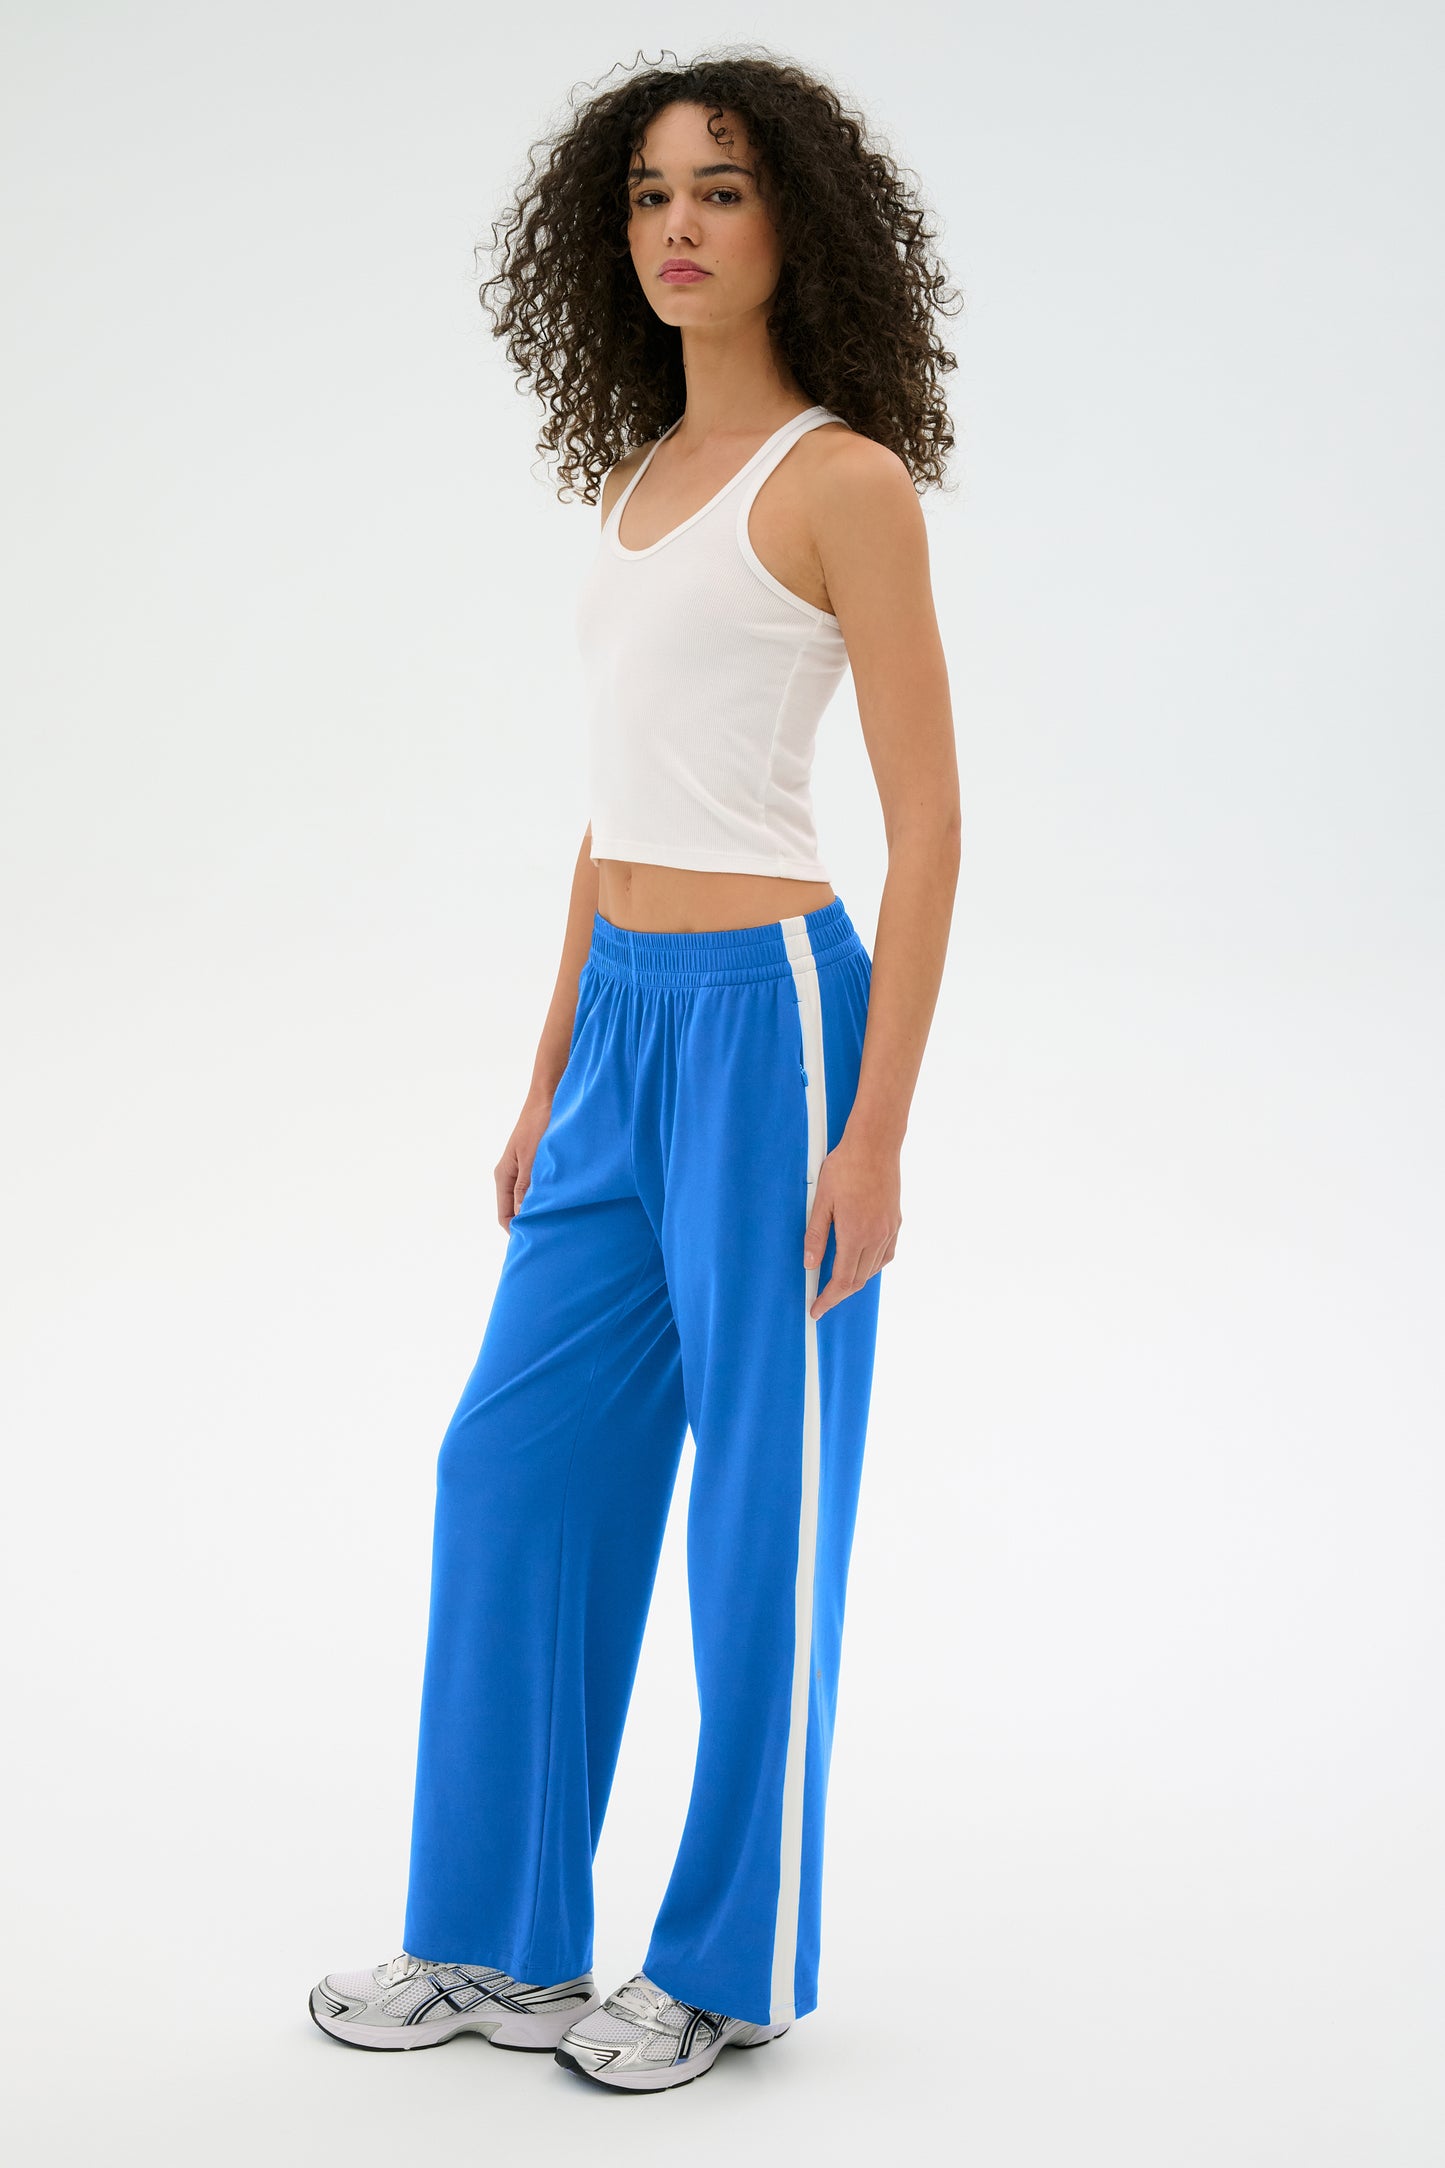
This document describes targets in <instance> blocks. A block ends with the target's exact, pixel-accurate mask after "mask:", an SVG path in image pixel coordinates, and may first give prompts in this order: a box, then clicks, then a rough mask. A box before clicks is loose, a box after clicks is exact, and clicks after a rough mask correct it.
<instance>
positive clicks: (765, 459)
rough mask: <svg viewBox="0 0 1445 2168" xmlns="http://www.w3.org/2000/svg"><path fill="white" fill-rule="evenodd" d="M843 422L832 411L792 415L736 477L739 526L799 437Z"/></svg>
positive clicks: (819, 409) (808, 410)
mask: <svg viewBox="0 0 1445 2168" xmlns="http://www.w3.org/2000/svg"><path fill="white" fill-rule="evenodd" d="M842 419H843V417H842V415H841V414H835V413H834V412H833V410H832V408H831V407H825V406H810V407H804V409H803V411H802V413H801V414H795V415H794V416H793V418H792V420H791V421H788V422H784V424H783V426H782V428H781V429H780V430H778V431H777V433H776V435H774V436H773V437H772V438H770V440H769V441H768V443H766V444H765V445H763V446H762V448H761V449H760V450H759V451H758V453H757V454H756V457H755V458H754V459H751V460H749V462H748V464H747V466H746V468H745V469H744V470H743V473H742V474H741V475H740V476H739V480H740V481H741V482H742V488H741V489H740V490H739V492H738V521H739V524H741V523H742V522H743V521H745V520H746V518H747V515H748V512H749V510H750V509H751V506H752V501H753V499H754V497H756V495H757V493H758V491H759V490H760V489H761V488H762V486H763V484H764V482H765V481H766V480H767V478H768V476H769V475H770V474H771V473H772V471H773V469H774V467H776V466H777V464H778V462H779V460H780V459H782V457H783V455H784V454H785V453H786V452H790V451H791V450H792V448H793V446H794V445H795V444H796V443H797V441H798V439H799V437H803V436H806V435H807V433H808V431H809V430H810V429H819V428H821V427H822V425H823V423H824V422H838V421H841V420H842Z"/></svg>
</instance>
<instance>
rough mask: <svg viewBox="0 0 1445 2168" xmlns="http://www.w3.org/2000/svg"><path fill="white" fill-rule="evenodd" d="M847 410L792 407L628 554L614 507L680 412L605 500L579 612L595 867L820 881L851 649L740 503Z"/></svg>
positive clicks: (619, 509) (748, 503)
mask: <svg viewBox="0 0 1445 2168" xmlns="http://www.w3.org/2000/svg"><path fill="white" fill-rule="evenodd" d="M681 419H682V416H681V415H679V416H678V422H680V421H681ZM841 419H842V416H841V415H838V414H834V413H833V412H832V411H831V409H829V408H828V407H824V406H811V407H807V408H805V410H804V411H803V412H802V413H801V414H794V415H793V416H791V418H790V419H789V420H788V421H785V422H784V423H783V425H782V427H781V428H780V429H775V430H774V431H773V434H772V435H771V436H770V437H769V438H768V440H767V442H766V444H761V445H759V447H758V449H757V451H755V452H754V453H753V456H752V458H751V459H749V460H748V461H747V462H746V463H745V464H744V465H743V466H742V467H740V468H739V469H738V472H737V473H736V474H735V475H734V476H733V477H732V480H731V481H729V482H724V484H723V486H722V488H721V489H720V490H718V491H717V492H716V494H715V495H714V496H712V497H710V498H709V499H708V501H707V503H706V504H705V505H703V506H702V508H701V509H700V510H699V511H696V512H694V513H693V514H692V515H691V517H690V518H688V519H685V520H683V521H682V523H681V524H680V525H679V526H676V527H674V528H672V529H671V531H670V532H669V533H667V534H665V535H663V536H662V537H661V539H660V540H659V541H656V542H652V543H649V544H648V546H647V548H646V549H627V548H625V547H624V545H623V543H622V542H621V541H620V540H619V537H618V528H619V526H620V523H621V519H622V514H623V510H624V509H625V507H626V504H627V500H628V498H629V497H630V496H631V495H632V492H633V490H634V489H636V487H637V485H638V483H639V482H640V481H641V480H642V477H643V475H644V474H645V473H646V472H647V469H648V467H649V465H650V464H651V462H652V457H653V453H655V452H656V450H657V444H660V443H661V442H662V441H663V437H670V436H671V435H672V431H673V430H674V429H676V428H677V426H678V422H674V423H673V424H672V427H671V428H669V429H666V430H664V431H663V437H659V438H658V440H657V444H654V445H653V446H652V448H651V450H649V452H648V453H647V456H646V458H645V459H643V460H641V461H640V462H639V464H638V468H637V471H636V473H635V474H634V475H633V476H632V478H631V480H630V481H629V482H628V484H627V487H626V488H625V489H624V490H623V492H622V494H621V496H620V497H619V498H618V500H617V502H616V504H614V505H613V507H612V510H611V512H610V513H609V514H608V517H607V520H606V522H605V524H604V526H603V529H602V534H601V539H600V543H599V547H598V550H597V554H596V557H595V559H594V560H593V563H592V565H591V568H590V569H589V571H588V573H587V575H586V577H585V579H584V581H583V584H582V592H581V596H580V598H579V601H578V605H577V613H576V627H577V641H578V647H579V649H580V651H581V655H582V661H583V667H584V670H585V673H586V678H587V686H588V695H589V709H590V712H589V717H588V781H589V789H590V794H591V809H592V857H593V859H594V860H596V859H598V858H623V859H632V860H636V861H637V862H638V863H639V864H650V865H658V866H691V867H695V868H697V869H699V870H701V871H708V872H718V873H772V874H783V875H787V876H788V877H790V878H791V879H794V880H815V881H826V880H827V879H828V873H827V869H826V868H825V866H824V864H823V861H822V859H821V858H820V857H819V856H818V839H817V836H816V834H815V833H814V828H813V802H812V791H811V773H812V765H813V746H814V741H815V738H816V735H817V727H818V718H819V717H820V716H821V714H822V712H823V710H824V708H825V707H826V706H827V704H828V702H829V700H830V699H831V698H832V696H833V692H834V690H835V688H836V687H837V685H838V682H839V680H840V679H841V677H842V675H843V673H844V671H845V669H846V668H847V664H848V654H847V649H846V648H845V646H844V643H843V634H842V631H841V630H840V628H839V624H838V620H837V618H836V617H834V616H833V615H832V614H831V613H830V612H829V611H827V610H820V609H818V608H816V607H815V606H814V604H812V603H811V602H805V601H804V600H803V598H802V596H801V595H795V594H793V593H792V592H791V590H790V589H788V588H786V587H784V586H783V584H782V582H781V581H780V580H777V579H775V578H774V577H773V575H772V573H771V572H769V571H768V570H767V568H766V567H765V566H764V565H763V564H761V563H760V562H759V560H758V557H757V555H756V553H755V551H754V549H753V546H752V543H751V541H750V539H749V537H748V513H749V511H750V510H751V508H752V503H753V499H754V497H755V496H756V495H757V493H758V491H759V489H760V488H761V487H762V485H763V483H764V481H765V480H766V479H767V477H768V475H770V474H771V473H772V471H773V469H774V467H776V466H777V464H778V462H779V460H780V459H782V457H783V456H784V454H785V453H786V452H787V451H788V450H789V448H790V447H791V446H792V445H793V444H794V443H795V442H796V440H797V439H798V438H799V437H800V436H802V435H804V434H805V433H806V431H808V430H809V429H816V428H818V427H819V425H820V424H821V423H823V422H835V421H840V420H841Z"/></svg>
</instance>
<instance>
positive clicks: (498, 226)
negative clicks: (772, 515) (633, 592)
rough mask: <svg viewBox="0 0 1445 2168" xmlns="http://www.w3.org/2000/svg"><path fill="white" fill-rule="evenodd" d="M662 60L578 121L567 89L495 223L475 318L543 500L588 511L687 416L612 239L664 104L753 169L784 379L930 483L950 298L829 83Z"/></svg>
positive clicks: (773, 69)
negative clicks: (518, 410) (551, 490)
mask: <svg viewBox="0 0 1445 2168" xmlns="http://www.w3.org/2000/svg"><path fill="white" fill-rule="evenodd" d="M668 57H669V58H671V59H673V60H675V59H676V55H675V54H670V55H668ZM660 58H661V56H659V64H658V65H656V66H654V65H652V64H650V63H647V64H644V63H643V58H642V55H641V54H640V53H639V54H638V56H637V59H636V61H634V62H633V63H632V65H633V67H634V68H639V67H641V68H642V70H643V72H641V73H635V74H631V75H629V76H627V77H626V79H625V80H623V81H622V82H620V83H617V84H614V85H612V86H611V87H609V88H603V89H599V88H597V87H596V86H595V85H588V86H585V88H586V92H587V95H586V97H585V102H583V103H582V104H580V106H579V105H578V103H577V94H576V93H575V92H574V93H573V95H572V97H571V98H570V99H569V101H568V102H569V104H570V105H571V106H572V108H573V114H574V117H573V119H572V120H571V121H570V123H569V124H568V125H567V126H565V127H564V128H563V129H561V130H560V132H558V133H557V134H555V135H554V136H553V137H551V138H549V139H546V140H544V141H543V142H541V143H537V144H534V145H533V146H532V149H531V151H530V152H529V154H528V165H527V170H526V173H525V175H524V176H523V178H522V179H521V181H520V182H519V183H518V184H517V186H516V189H515V194H514V199H513V201H512V202H511V204H510V205H509V206H508V209H507V210H506V212H505V213H504V214H503V216H502V217H501V218H499V219H497V220H495V221H494V222H493V226H492V244H491V256H492V262H493V265H494V271H493V275H492V276H491V277H490V278H488V279H486V280H484V281H483V284H482V286H481V289H480V296H481V300H482V305H483V307H484V308H485V309H486V311H487V313H488V315H489V316H490V317H491V319H492V331H493V335H494V336H495V337H496V338H499V339H504V340H505V341H506V352H507V355H508V358H509V359H510V360H511V361H512V362H513V363H514V364H515V365H516V367H517V369H518V370H519V371H520V373H521V383H520V385H519V389H522V390H528V389H534V390H535V391H536V392H537V394H538V396H539V397H540V399H541V400H542V403H543V406H544V408H545V409H546V410H547V412H546V418H545V419H544V421H543V423H542V433H541V436H540V437H539V439H538V442H537V450H538V452H539V453H542V454H544V455H545V454H546V453H548V452H555V453H558V454H559V455H560V456H559V459H558V466H557V473H558V477H559V480H560V484H561V487H560V488H559V492H558V494H559V495H560V496H562V497H563V498H564V499H565V498H567V497H568V496H572V495H575V496H580V497H581V498H582V499H583V500H584V501H585V502H586V503H588V504H593V503H595V502H596V501H597V498H598V496H599V494H600V490H601V483H602V478H603V476H604V475H606V473H607V472H608V470H609V469H610V468H611V467H612V466H614V465H615V464H616V462H617V460H618V459H620V458H621V457H622V455H623V453H624V452H626V451H628V450H630V449H631V448H632V447H633V446H634V445H637V444H646V443H650V442H651V441H652V440H653V439H654V438H655V437H658V436H660V435H661V434H662V432H663V430H664V429H666V428H667V427H668V425H669V424H670V423H672V422H674V421H676V420H677V418H678V416H679V415H680V414H681V413H682V410H683V407H684V405H685V403H686V388H685V384H684V378H683V367H682V334H681V332H680V331H678V330H677V329H676V327H675V326H673V325H670V324H665V323H663V322H662V321H661V320H660V318H659V317H658V316H657V315H656V314H655V312H654V311H653V309H652V308H651V306H650V305H649V303H648V300H647V297H646V295H645V294H644V292H643V290H642V288H641V286H640V284H639V282H638V278H637V274H636V271H635V269H634V268H633V264H632V259H631V252H630V249H629V245H628V239H627V227H628V219H629V213H630V205H629V200H628V182H629V175H630V173H631V171H632V167H633V163H634V160H635V157H636V155H637V152H638V151H639V149H640V147H641V143H642V138H643V135H644V134H645V132H646V130H647V127H648V124H649V123H650V121H651V120H652V117H653V115H654V114H655V113H658V112H660V111H661V109H662V108H663V107H664V106H667V105H672V104H674V103H676V102H678V101H682V102H685V103H687V104H695V105H702V106H705V107H707V108H708V112H709V126H710V127H713V128H714V129H715V128H716V123H717V121H718V119H719V118H720V117H721V115H722V114H723V113H724V112H725V111H726V112H728V113H735V114H737V115H738V116H739V117H740V118H741V119H742V121H743V122H744V124H745V125H746V129H747V134H748V138H749V141H750V142H751V144H752V146H753V148H754V150H755V151H756V152H757V153H758V155H759V157H760V158H761V160H762V163H763V166H764V168H765V172H766V176H767V179H768V181H769V183H770V208H771V211H772V215H773V217H774V219H775V221H776V223H777V227H778V234H779V240H780V243H781V253H782V258H783V266H782V271H781V274H780V276H779V279H778V285H777V290H776V292H775V294H774V296H773V301H772V306H771V310H770V313H769V329H770V332H771V334H772V337H773V340H774V343H775V344H776V346H777V347H778V349H779V351H780V352H781V354H782V355H783V357H784V358H785V359H786V361H787V364H788V366H789V367H790V368H791V370H792V371H793V374H794V375H795V376H796V378H797V379H798V382H799V383H800V384H801V385H802V386H803V387H804V389H805V390H806V391H807V392H808V394H809V396H810V398H811V399H812V400H813V401H814V402H815V403H816V404H819V405H823V406H828V407H831V408H832V409H833V411H834V412H835V413H836V414H839V415H841V416H842V418H843V420H844V421H846V422H847V423H849V424H850V426H851V427H852V428H854V429H856V430H857V431H858V432H859V433H860V434H861V435H863V436H868V437H873V438H876V440H877V441H878V442H879V443H880V444H886V445H888V446H889V448H890V449H891V450H892V451H894V452H896V453H897V454H898V457H899V458H900V459H901V460H902V461H903V462H904V464H905V465H906V466H907V468H908V470H909V472H910V473H911V474H912V476H913V480H914V486H915V488H918V487H927V486H929V485H930V484H931V485H934V486H938V485H941V484H942V482H943V477H944V471H945V470H944V455H945V454H946V453H947V452H948V451H949V450H950V448H951V447H952V445H953V443H954V436H953V431H952V428H951V426H950V422H949V415H948V409H947V407H946V406H945V404H944V402H943V398H942V396H941V394H940V391H939V379H940V377H941V376H942V375H943V374H944V373H945V371H947V370H951V369H954V368H956V367H957V366H958V364H957V360H956V357H955V356H954V355H953V354H951V353H950V352H949V351H948V349H947V348H946V347H945V346H944V345H943V344H942V342H941V340H940V339H939V337H938V333H937V328H936V324H935V317H936V316H937V315H939V314H949V313H952V311H953V309H954V308H955V307H960V308H961V307H962V298H961V296H960V295H959V294H958V293H957V291H956V289H954V288H953V287H951V286H949V285H948V283H947V277H946V273H945V271H944V269H943V267H942V266H941V264H940V263H939V261H938V259H937V258H936V257H935V255H934V254H933V252H932V247H931V244H932V242H933V241H934V240H935V239H936V234H935V231H934V229H933V228H932V227H931V226H930V224H929V222H928V217H927V214H926V212H925V211H924V209H923V208H922V206H921V204H920V202H919V200H918V197H917V194H916V192H915V191H914V190H913V189H911V188H910V187H909V186H908V185H907V180H908V178H909V177H908V176H906V174H905V171H904V170H903V169H900V168H899V167H898V166H897V165H896V164H895V162H894V160H893V159H892V158H891V157H890V156H889V155H888V153H887V151H886V150H884V149H882V148H881V147H880V146H879V145H878V144H877V143H876V142H875V141H872V140H870V138H869V135H868V132H867V128H866V125H865V123H864V121H863V120H862V119H861V118H860V117H859V116H858V115H857V114H856V113H853V112H851V111H849V110H848V108H847V107H846V106H845V105H844V104H843V102H842V100H841V99H840V97H839V96H838V94H837V92H836V91H835V90H833V89H832V87H831V86H830V85H829V84H827V83H826V82H822V81H820V80H818V78H817V77H816V76H814V75H811V74H809V73H807V72H806V71H805V70H804V69H803V68H801V67H798V66H796V65H795V64H794V63H792V62H791V61H784V60H779V59H777V58H775V57H773V56H772V55H768V54H762V53H760V52H759V51H758V50H757V49H756V48H738V47H728V48H726V49H725V50H722V51H719V52H716V53H705V54H701V55H699V56H698V57H697V58H695V59H693V60H690V61H688V62H687V64H686V65H685V66H674V67H663V66H662V65H661V64H660ZM610 73H611V74H613V75H615V74H616V73H617V70H616V69H613V70H611V71H610ZM602 80H603V82H604V83H606V82H607V81H608V78H607V77H604V78H603V79H602Z"/></svg>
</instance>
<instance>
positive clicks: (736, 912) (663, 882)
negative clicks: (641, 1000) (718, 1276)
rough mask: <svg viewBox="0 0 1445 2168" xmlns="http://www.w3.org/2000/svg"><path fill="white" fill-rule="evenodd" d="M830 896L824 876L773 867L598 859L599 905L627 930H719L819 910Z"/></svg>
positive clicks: (663, 931)
mask: <svg viewBox="0 0 1445 2168" xmlns="http://www.w3.org/2000/svg"><path fill="white" fill-rule="evenodd" d="M832 901H833V888H832V884H831V883H830V882H828V881H794V880H788V879H784V878H783V877H781V876H779V875H777V874H771V873H699V872H695V871H694V870H693V869H692V868H691V867H689V866H650V865H640V864H639V865H634V864H631V863H630V862H629V861H628V860H626V859H622V858H599V859H598V861H597V908H598V910H599V911H600V912H601V913H602V916H603V917H604V918H605V919H609V920H610V921H611V923H612V924H613V925H614V926H625V927H626V928H627V930H628V931H629V932H630V933H722V932H731V931H732V930H733V929H734V928H735V927H738V926H763V925H767V924H768V923H769V922H770V921H771V920H773V919H778V918H793V917H796V916H797V915H798V914H799V913H801V912H805V911H819V910H821V909H822V907H823V905H824V904H825V903H831V902H832Z"/></svg>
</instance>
